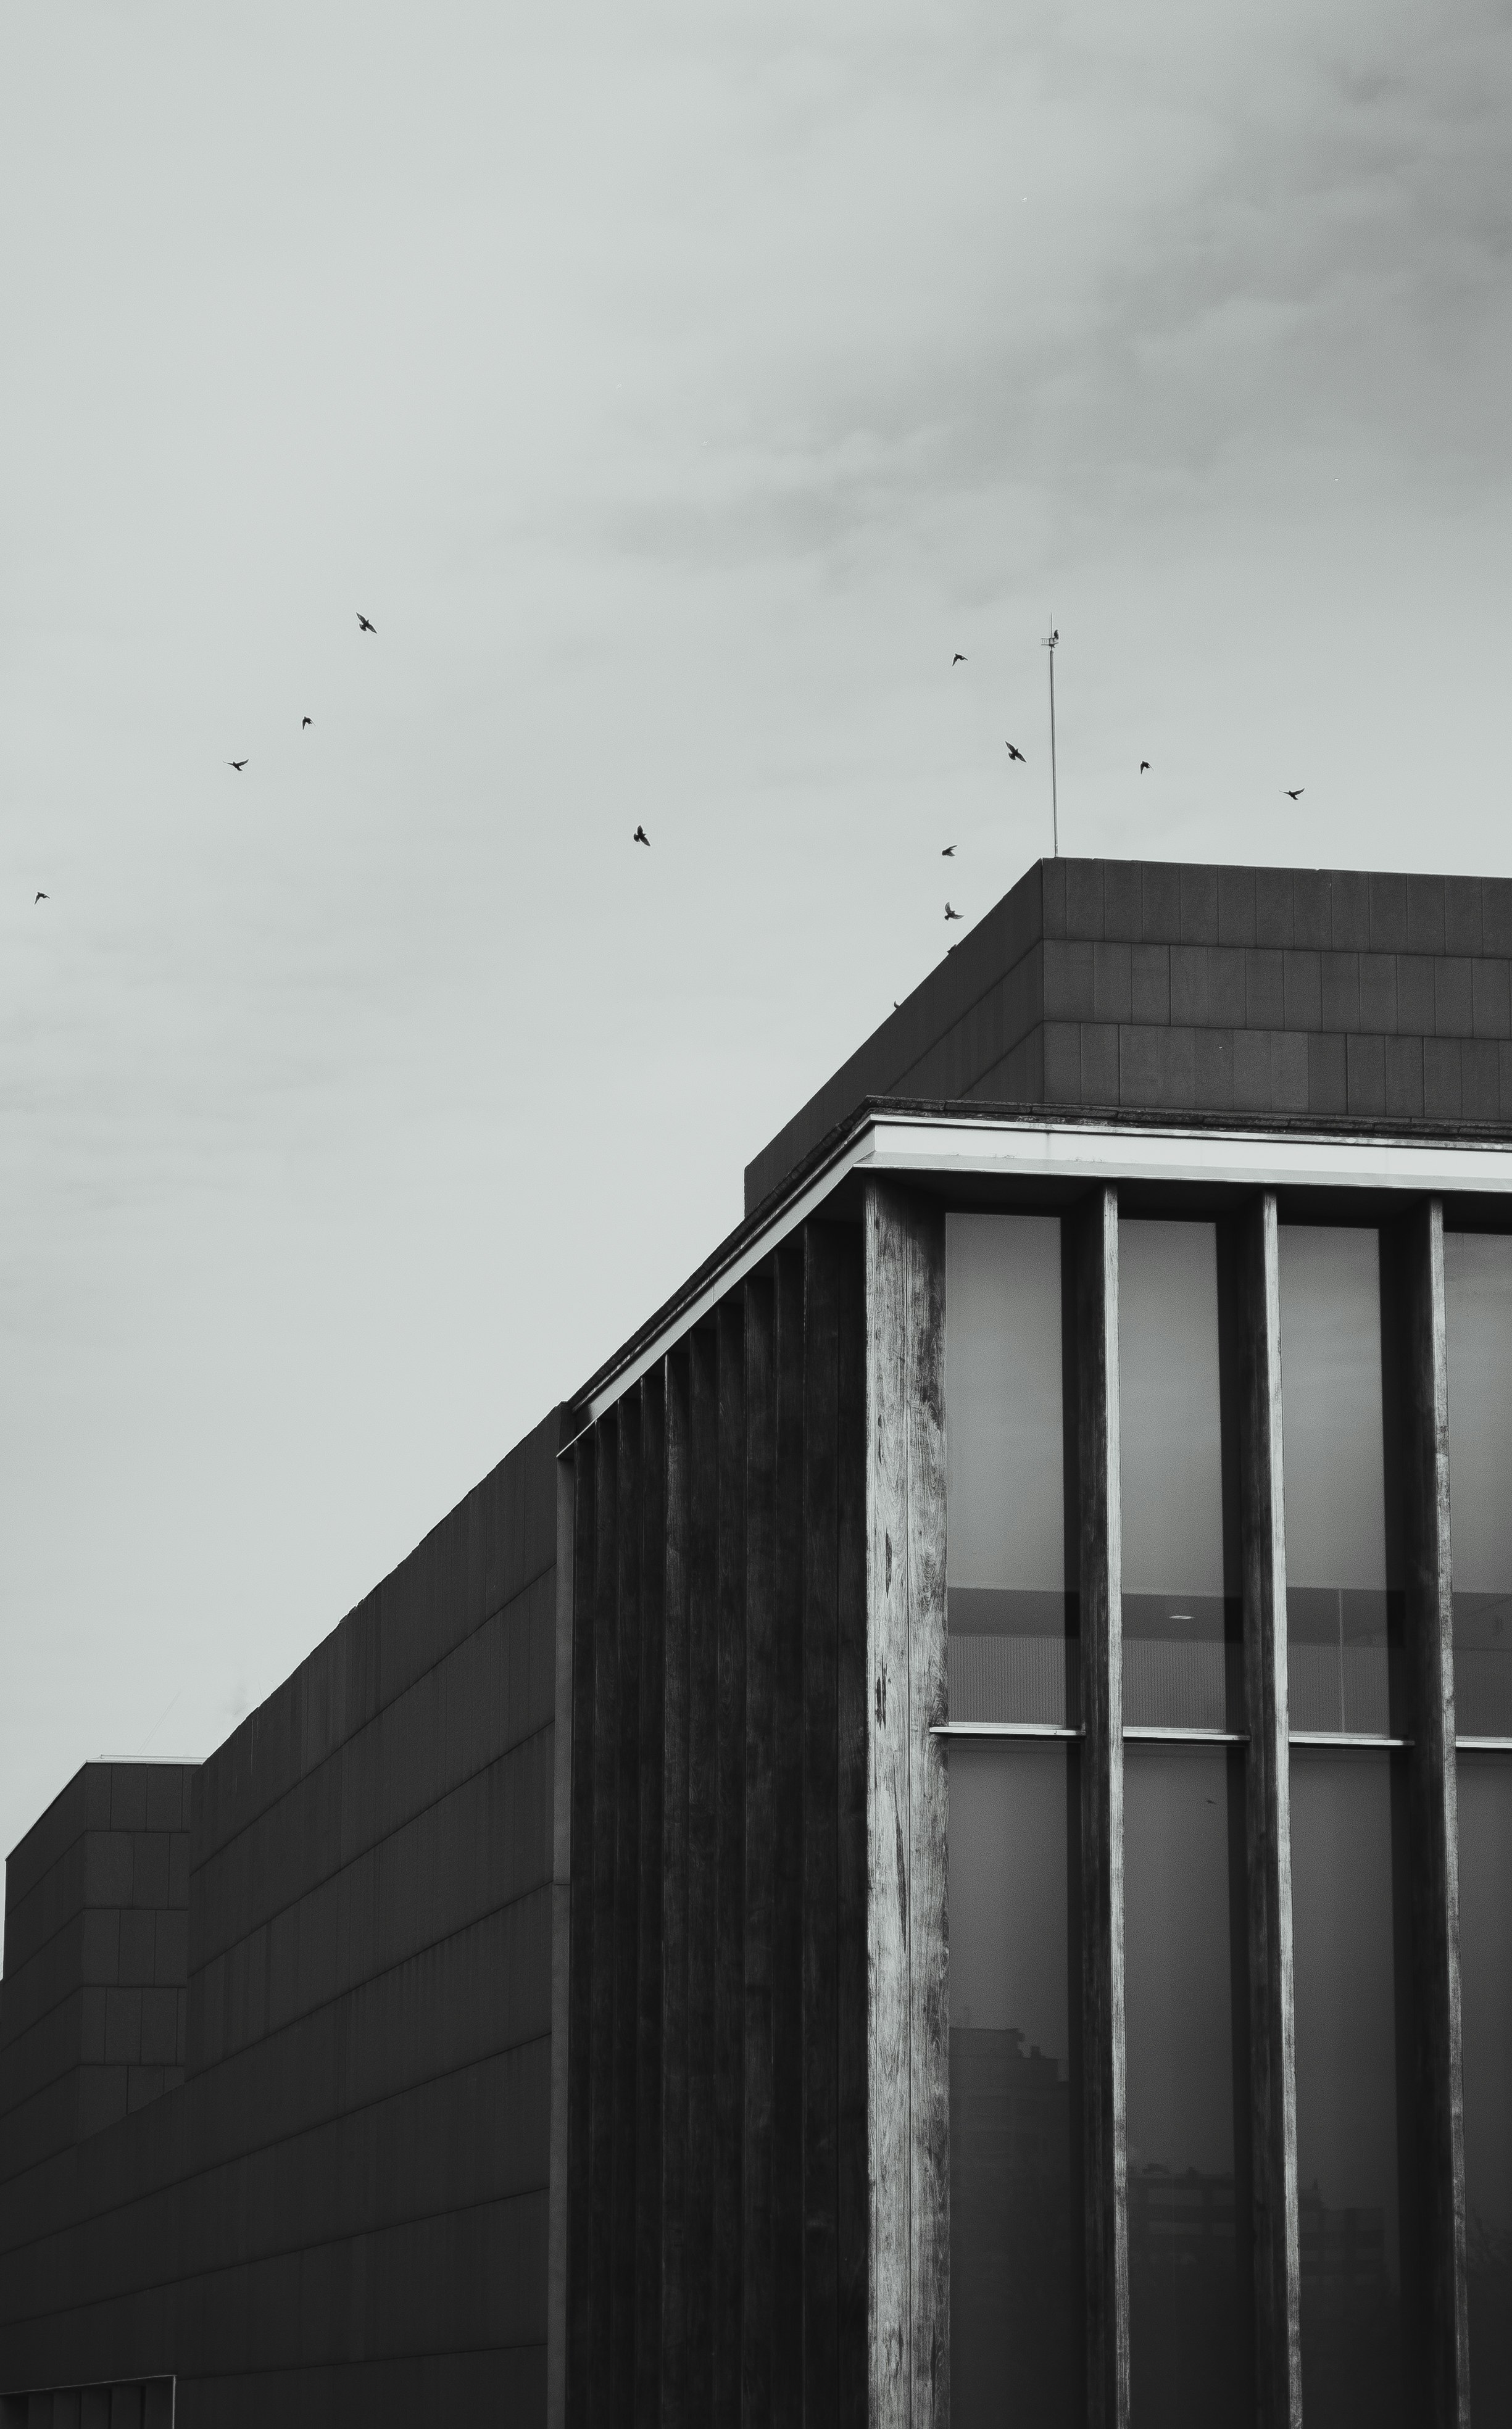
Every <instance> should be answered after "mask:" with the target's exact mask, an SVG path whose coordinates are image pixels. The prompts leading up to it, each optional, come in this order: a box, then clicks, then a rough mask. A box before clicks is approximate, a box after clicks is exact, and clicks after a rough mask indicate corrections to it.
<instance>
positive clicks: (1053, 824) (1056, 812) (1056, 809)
mask: <svg viewBox="0 0 1512 2429" xmlns="http://www.w3.org/2000/svg"><path fill="white" fill-rule="evenodd" d="M1059 638H1060V627H1059V626H1058V625H1057V624H1052V625H1051V628H1050V638H1049V640H1048V641H1046V642H1044V643H1043V645H1042V646H1043V647H1044V648H1045V649H1047V650H1048V651H1049V652H1050V835H1051V843H1052V846H1053V849H1054V851H1055V858H1056V859H1057V860H1058V859H1059V858H1060V800H1059V796H1058V794H1057V792H1056V789H1055V643H1056V642H1057V641H1058V640H1059Z"/></svg>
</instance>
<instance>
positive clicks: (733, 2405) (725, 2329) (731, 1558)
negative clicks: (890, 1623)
mask: <svg viewBox="0 0 1512 2429" xmlns="http://www.w3.org/2000/svg"><path fill="white" fill-rule="evenodd" d="M716 1322H717V1325H718V1328H719V1416H718V1427H717V1434H718V1462H719V1542H718V1587H717V1595H718V1628H719V1716H718V1727H717V1760H718V1766H719V1770H718V1781H717V1791H716V1793H717V1803H718V1832H719V1843H718V1853H717V1878H718V1887H717V1903H716V1913H715V1932H716V1944H715V1978H714V2179H713V2181H714V2197H713V2234H712V2237H711V2248H712V2255H713V2293H712V2314H711V2318H712V2342H713V2400H712V2407H711V2409H712V2417H713V2418H714V2419H715V2420H716V2421H738V2420H739V2413H740V2358H741V2349H742V2342H743V2333H744V2331H743V2298H744V2278H743V2271H742V2266H741V2253H742V2238H741V2226H742V2221H743V2217H744V2195H743V2177H742V2163H743V2157H744V2141H745V2135H744V2125H745V1458H746V1446H745V1307H744V1295H743V1293H742V1292H739V1291H737V1292H732V1293H731V1295H730V1297H728V1298H726V1299H724V1300H723V1301H722V1303H721V1305H720V1307H719V1309H718V1311H717V1314H716Z"/></svg>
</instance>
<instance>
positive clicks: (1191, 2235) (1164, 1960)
mask: <svg viewBox="0 0 1512 2429" xmlns="http://www.w3.org/2000/svg"><path fill="white" fill-rule="evenodd" d="M1123 1799H1124V1802H1123V1865H1124V1872H1123V1894H1124V1934H1123V1937H1124V1960H1123V1962H1124V2017H1125V2048H1126V2059H1125V2063H1126V2068H1127V2097H1128V2134H1129V2328H1130V2338H1131V2346H1132V2369H1133V2396H1134V2420H1135V2423H1136V2429H1188V2424H1190V2429H1209V2424H1210V2429H1221V2424H1223V2423H1228V2422H1232V2423H1234V2424H1235V2429H1238V2424H1239V2423H1240V2422H1244V2421H1249V2420H1251V2418H1252V2417H1253V2411H1254V2397H1253V2394H1252V2390H1251V2385H1250V2368H1249V2345H1250V2286H1251V2265H1250V2254H1249V2244H1248V2235H1247V2233H1245V2234H1243V2235H1242V2236H1241V2234H1240V2232H1239V2230H1240V2228H1241V2226H1242V2225H1243V2223H1244V2222H1246V2221H1247V2216H1248V2201H1247V2200H1246V2201H1245V2202H1244V2203H1242V2204H1240V2203H1238V2202H1237V2201H1236V2196H1235V2167H1234V2150H1235V2100H1234V2093H1235V2079H1236V2074H1237V2072H1238V2073H1239V2074H1241V2075H1242V2072H1243V2069H1242V2065H1237V2061H1236V2051H1235V2027H1236V2024H1239V2025H1240V2027H1242V2024H1243V2015H1244V1993H1243V1991H1242V1988H1240V1989H1239V1990H1238V1992H1237V1993H1236V1982H1238V1984H1239V1985H1242V1983H1243V1979H1244V1974H1243V1953H1242V1950H1243V1934H1244V1929H1245V1909H1244V1870H1243V1867H1244V1801H1243V1800H1244V1790H1243V1772H1242V1768H1241V1762H1240V1758H1239V1757H1238V1753H1237V1751H1235V1752H1231V1751H1230V1750H1229V1749H1228V1748H1226V1747H1222V1746H1159V1745H1141V1744H1138V1743H1136V1744H1134V1745H1131V1746H1130V1747H1129V1748H1128V1749H1127V1754H1126V1760H1125V1767H1124V1780H1123ZM1236 1934H1237V1935H1238V1943H1237V1944H1236V1937H1235V1935H1236ZM1236 1966H1238V1969H1239V1970H1238V1973H1236ZM1236 2009H1238V2013H1237V2014H1236ZM1245 2090H1246V2102H1245V2111H1244V2112H1241V2113H1247V2106H1248V2101H1247V2093H1248V2087H1247V2085H1246V2086H1245Z"/></svg>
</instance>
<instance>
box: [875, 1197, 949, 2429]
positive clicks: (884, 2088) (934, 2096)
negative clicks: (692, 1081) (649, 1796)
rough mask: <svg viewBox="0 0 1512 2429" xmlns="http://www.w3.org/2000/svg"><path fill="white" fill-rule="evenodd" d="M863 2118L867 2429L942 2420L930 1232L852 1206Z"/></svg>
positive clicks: (936, 1327) (938, 1497) (940, 1279)
mask: <svg viewBox="0 0 1512 2429" xmlns="http://www.w3.org/2000/svg"><path fill="white" fill-rule="evenodd" d="M865 1222H866V1341H867V1354H866V1443H867V1483H866V1501H867V1512H866V1516H867V1528H866V1543H867V1594H866V1613H867V1691H868V1697H869V1704H870V1710H869V1713H868V1723H869V1735H868V1757H867V1780H866V1790H867V1978H868V2040H867V2120H868V2139H869V2152H870V2161H869V2172H868V2179H869V2196H870V2207H871V2239H870V2240H871V2269H870V2282H869V2286H868V2352H869V2364H868V2380H869V2388H870V2397H869V2413H870V2420H871V2423H872V2429H935V2424H936V2423H939V2424H941V2429H943V2424H945V2423H946V2422H948V2421H949V2419H950V2380H949V2355H950V2332H949V2331H950V2148H949V2137H950V2107H949V2102H950V2046H949V2011H948V1998H947V1985H946V1950H947V1917H946V1890H945V1849H946V1778H945V1757H944V1741H943V1740H942V1739H939V1738H932V1737H931V1735H930V1729H931V1727H932V1726H933V1725H934V1724H935V1723H936V1722H939V1721H943V1720H944V1719H945V1717H946V1692H945V1435H944V1410H943V1397H944V1394H943V1387H944V1350H945V1223H944V1216H943V1215H942V1214H941V1213H940V1211H939V1208H938V1206H936V1205H934V1204H932V1203H930V1202H929V1201H928V1200H925V1199H917V1198H911V1197H910V1196H909V1195H908V1194H907V1193H906V1191H903V1190H900V1189H897V1188H895V1187H893V1186H891V1185H889V1183H886V1182H881V1181H872V1182H870V1183H869V1184H868V1188H867V1196H866V1215H865Z"/></svg>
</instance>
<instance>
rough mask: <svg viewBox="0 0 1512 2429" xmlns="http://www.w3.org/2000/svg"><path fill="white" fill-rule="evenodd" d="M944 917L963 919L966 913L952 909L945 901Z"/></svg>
mask: <svg viewBox="0 0 1512 2429" xmlns="http://www.w3.org/2000/svg"><path fill="white" fill-rule="evenodd" d="M945 917H946V918H947V919H964V918H965V917H966V914H965V912H964V911H953V910H952V909H951V907H950V904H949V903H948V902H947V903H946V905H945Z"/></svg>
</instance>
